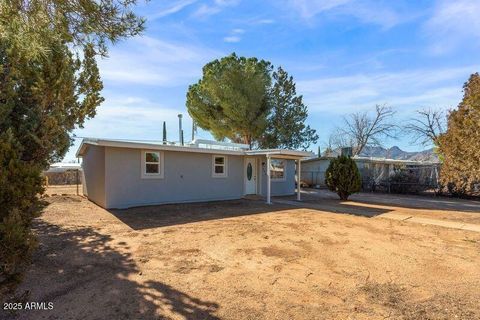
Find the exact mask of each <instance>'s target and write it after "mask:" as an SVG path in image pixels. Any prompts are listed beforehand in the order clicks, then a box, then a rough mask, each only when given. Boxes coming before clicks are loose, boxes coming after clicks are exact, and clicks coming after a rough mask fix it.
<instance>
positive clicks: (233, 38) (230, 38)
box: [223, 36, 242, 43]
mask: <svg viewBox="0 0 480 320" xmlns="http://www.w3.org/2000/svg"><path fill="white" fill-rule="evenodd" d="M240 40H242V39H241V38H240V37H238V36H228V37H224V38H223V41H225V42H229V43H235V42H240Z"/></svg>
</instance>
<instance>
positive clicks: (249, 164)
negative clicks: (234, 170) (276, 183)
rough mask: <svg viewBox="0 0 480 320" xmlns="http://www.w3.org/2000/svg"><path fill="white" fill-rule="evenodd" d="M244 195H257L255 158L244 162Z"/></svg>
mask: <svg viewBox="0 0 480 320" xmlns="http://www.w3.org/2000/svg"><path fill="white" fill-rule="evenodd" d="M244 174H245V194H257V166H256V161H255V158H247V159H246V161H245V172H244Z"/></svg>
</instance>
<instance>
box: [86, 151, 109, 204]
mask: <svg viewBox="0 0 480 320" xmlns="http://www.w3.org/2000/svg"><path fill="white" fill-rule="evenodd" d="M82 168H83V194H84V195H86V196H87V197H88V199H90V200H91V201H93V202H95V203H96V204H98V205H100V206H102V207H105V205H106V201H105V147H99V146H94V145H90V146H88V151H87V152H86V153H85V155H84V156H83V161H82Z"/></svg>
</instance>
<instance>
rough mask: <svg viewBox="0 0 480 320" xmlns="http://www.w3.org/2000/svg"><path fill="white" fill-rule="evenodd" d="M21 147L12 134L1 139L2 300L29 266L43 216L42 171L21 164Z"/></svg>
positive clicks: (31, 165) (0, 284)
mask: <svg viewBox="0 0 480 320" xmlns="http://www.w3.org/2000/svg"><path fill="white" fill-rule="evenodd" d="M20 150H21V147H20V145H19V144H18V142H16V140H15V139H14V137H13V135H12V133H11V130H9V131H7V132H6V133H4V134H1V135H0V165H1V167H2V170H0V190H1V192H0V288H2V290H0V297H1V296H2V295H3V294H5V292H4V291H3V290H5V289H7V288H8V287H10V286H11V285H14V283H15V282H16V280H18V279H19V277H20V275H21V273H22V271H23V270H24V268H25V267H26V266H27V265H28V261H29V257H30V254H31V252H32V250H33V249H34V247H35V244H36V241H35V237H34V235H33V234H32V231H31V223H32V220H33V218H35V217H37V216H38V215H39V214H40V202H39V200H38V194H39V193H41V192H42V191H43V187H42V178H41V177H40V168H39V167H38V166H35V165H33V164H31V163H28V162H25V161H21V160H20V153H21V151H20Z"/></svg>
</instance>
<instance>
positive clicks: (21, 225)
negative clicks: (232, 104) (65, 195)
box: [0, 0, 144, 298]
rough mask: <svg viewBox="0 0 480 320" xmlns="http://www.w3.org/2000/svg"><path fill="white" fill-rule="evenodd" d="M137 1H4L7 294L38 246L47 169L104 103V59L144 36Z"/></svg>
mask: <svg viewBox="0 0 480 320" xmlns="http://www.w3.org/2000/svg"><path fill="white" fill-rule="evenodd" d="M134 2H135V1H120V0H118V1H117V0H71V1H60V0H36V1H35V0H31V1H20V0H16V1H15V0H14V1H2V2H0V146H1V151H0V165H1V166H2V167H1V170H0V244H1V245H0V288H1V289H4V288H6V287H7V284H11V283H13V282H12V281H11V280H15V279H17V278H18V275H19V274H21V271H22V269H23V267H24V266H25V265H26V263H25V262H27V261H28V257H29V254H30V253H31V251H32V248H33V245H34V243H35V241H34V237H33V235H32V232H31V222H32V219H33V218H34V217H35V216H37V215H38V214H39V212H40V211H39V204H40V203H39V201H38V194H39V193H41V192H42V179H41V177H40V174H41V170H42V169H44V168H45V167H46V166H48V164H49V163H51V162H52V161H58V160H60V159H61V158H62V157H63V156H64V154H65V152H66V151H67V149H68V147H69V146H70V143H71V140H70V138H69V134H70V133H71V131H72V130H73V129H74V128H75V127H76V126H82V124H83V123H84V121H85V120H86V119H88V118H91V117H93V116H94V115H95V110H96V108H97V107H98V106H99V105H100V104H101V102H102V101H103V98H102V97H101V95H100V92H101V90H102V88H103V85H102V82H101V80H100V76H99V71H98V68H97V64H96V56H98V55H100V56H105V55H106V54H107V45H108V43H109V42H115V41H117V40H120V39H122V38H124V37H128V36H132V35H135V34H138V33H139V32H141V31H142V30H143V23H144V21H143V19H141V18H139V17H137V16H135V15H134V14H133V13H132V11H131V7H130V5H132V4H133V3H134ZM1 295H2V290H0V298H1Z"/></svg>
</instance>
